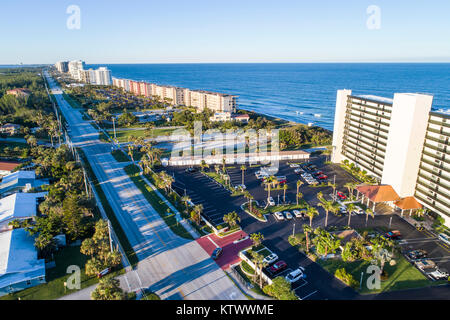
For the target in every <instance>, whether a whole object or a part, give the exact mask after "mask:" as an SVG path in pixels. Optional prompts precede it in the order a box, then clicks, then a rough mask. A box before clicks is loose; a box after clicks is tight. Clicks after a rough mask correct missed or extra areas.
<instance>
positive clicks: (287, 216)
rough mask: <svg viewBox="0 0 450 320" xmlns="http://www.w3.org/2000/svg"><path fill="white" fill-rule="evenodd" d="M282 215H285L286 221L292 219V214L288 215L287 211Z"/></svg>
mask: <svg viewBox="0 0 450 320" xmlns="http://www.w3.org/2000/svg"><path fill="white" fill-rule="evenodd" d="M284 215H285V217H286V219H288V220H292V218H293V216H292V213H290V212H289V211H285V212H284Z"/></svg>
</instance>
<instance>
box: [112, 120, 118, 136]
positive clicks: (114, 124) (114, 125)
mask: <svg viewBox="0 0 450 320" xmlns="http://www.w3.org/2000/svg"><path fill="white" fill-rule="evenodd" d="M115 119H116V117H114V116H113V117H112V121H113V128H114V141H115V140H116V139H117V138H116V122H115V121H114V120H115Z"/></svg>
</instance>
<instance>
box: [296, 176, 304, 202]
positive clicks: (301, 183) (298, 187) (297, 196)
mask: <svg viewBox="0 0 450 320" xmlns="http://www.w3.org/2000/svg"><path fill="white" fill-rule="evenodd" d="M302 185H303V182H302V181H301V180H297V193H296V196H295V198H296V199H297V206H298V199H299V190H300V187H301V186H302Z"/></svg>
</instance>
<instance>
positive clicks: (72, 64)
mask: <svg viewBox="0 0 450 320" xmlns="http://www.w3.org/2000/svg"><path fill="white" fill-rule="evenodd" d="M85 67H86V64H85V63H84V61H81V60H74V61H69V63H68V70H69V73H70V76H71V77H72V78H74V79H76V80H79V81H81V72H80V71H82V70H84V69H85Z"/></svg>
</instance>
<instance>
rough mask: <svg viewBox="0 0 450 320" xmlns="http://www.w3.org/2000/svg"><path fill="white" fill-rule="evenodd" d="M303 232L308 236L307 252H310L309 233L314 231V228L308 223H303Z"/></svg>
mask: <svg viewBox="0 0 450 320" xmlns="http://www.w3.org/2000/svg"><path fill="white" fill-rule="evenodd" d="M303 232H304V233H305V236H306V252H309V234H310V233H311V232H313V228H312V227H311V226H308V225H307V224H304V225H303Z"/></svg>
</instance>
